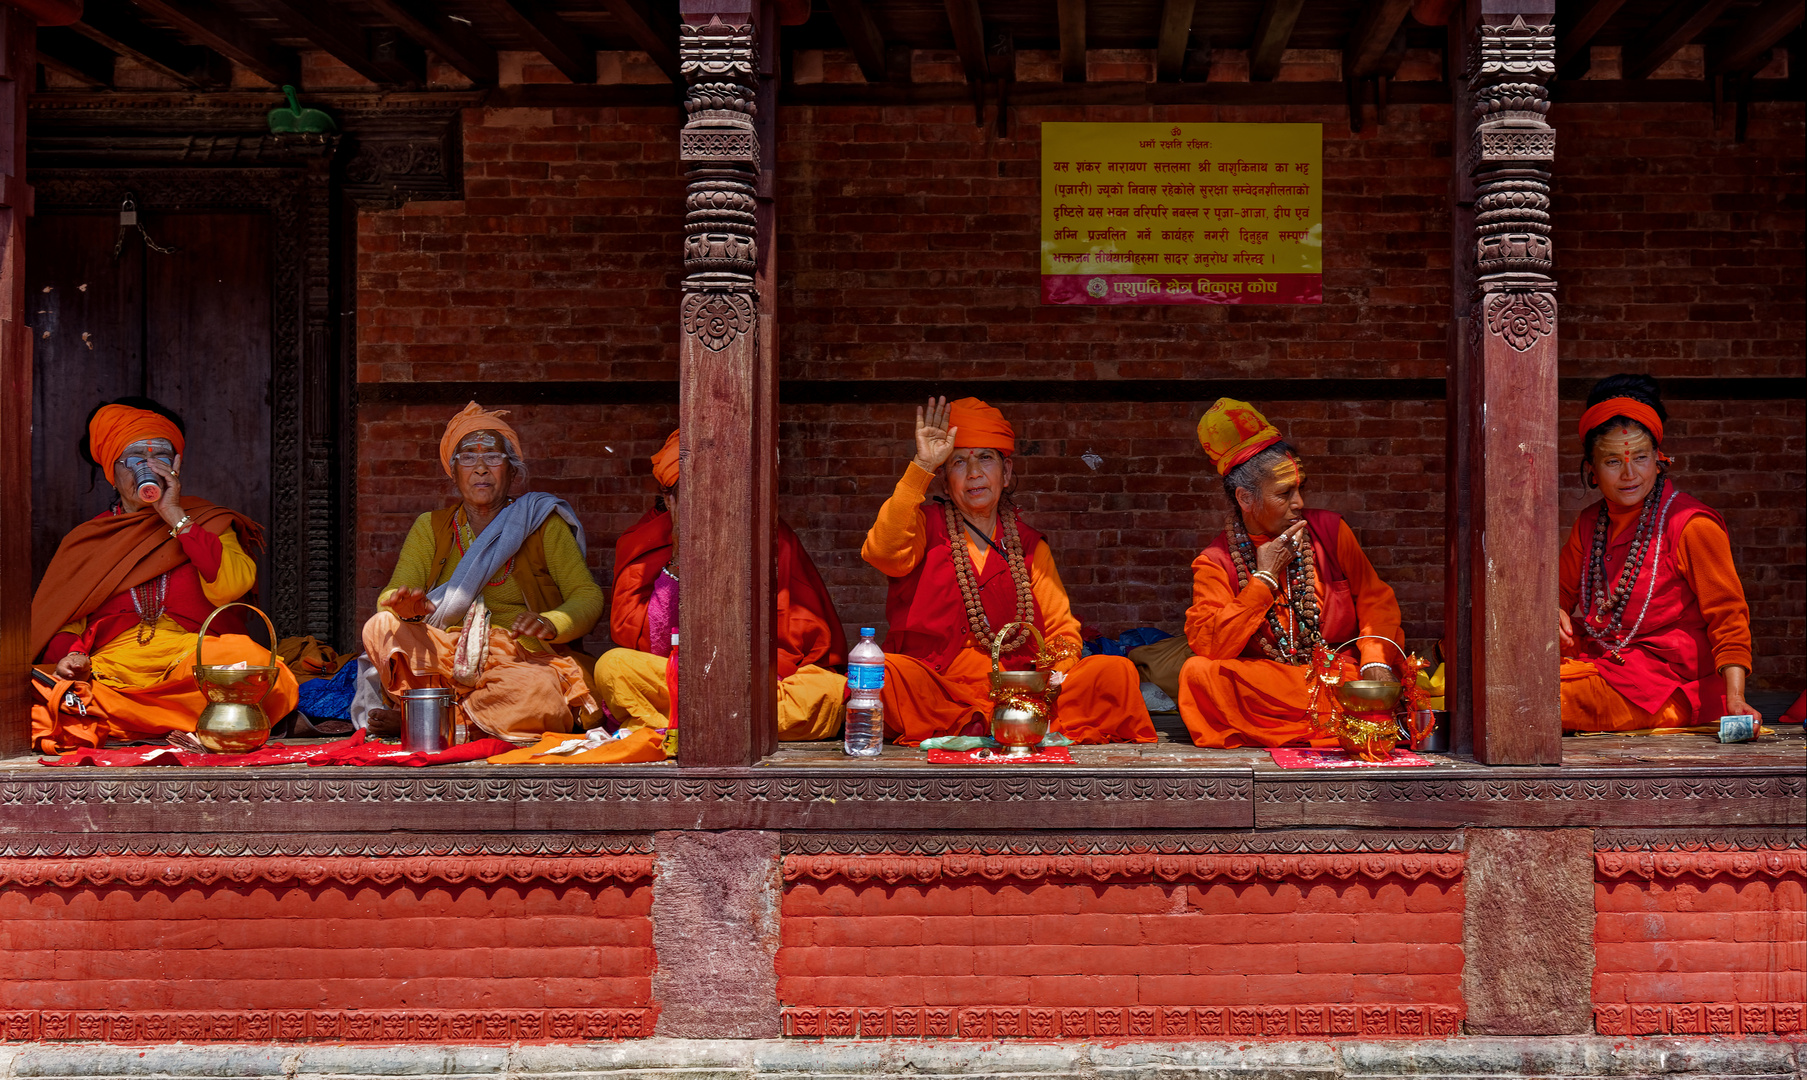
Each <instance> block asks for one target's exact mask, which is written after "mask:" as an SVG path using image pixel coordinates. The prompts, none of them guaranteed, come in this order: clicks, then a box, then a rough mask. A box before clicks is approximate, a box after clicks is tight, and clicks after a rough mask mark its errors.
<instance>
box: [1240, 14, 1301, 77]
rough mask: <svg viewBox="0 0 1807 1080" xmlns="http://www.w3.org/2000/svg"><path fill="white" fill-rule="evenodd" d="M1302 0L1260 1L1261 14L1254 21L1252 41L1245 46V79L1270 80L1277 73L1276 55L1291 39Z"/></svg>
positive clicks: (1278, 62) (1284, 48)
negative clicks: (1247, 68)
mask: <svg viewBox="0 0 1807 1080" xmlns="http://www.w3.org/2000/svg"><path fill="white" fill-rule="evenodd" d="M1304 10H1305V0H1264V2H1263V3H1262V5H1261V16H1260V18H1258V19H1257V20H1256V21H1255V42H1254V45H1253V46H1252V47H1251V48H1250V49H1249V78H1250V80H1252V81H1254V82H1272V81H1273V80H1274V76H1276V75H1278V74H1280V58H1281V57H1282V56H1283V55H1284V54H1285V52H1286V44H1287V42H1289V41H1291V40H1292V36H1293V27H1294V26H1296V25H1298V22H1299V12H1301V11H1304Z"/></svg>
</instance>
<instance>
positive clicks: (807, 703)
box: [596, 649, 847, 742]
mask: <svg viewBox="0 0 1807 1080" xmlns="http://www.w3.org/2000/svg"><path fill="white" fill-rule="evenodd" d="M666 664H667V661H666V659H665V657H663V656H654V655H653V654H652V653H646V652H640V651H639V650H637V649H610V650H609V651H608V652H605V653H603V654H602V656H601V657H599V658H598V659H597V661H596V695H597V696H598V697H600V698H602V700H603V703H604V704H606V705H607V706H608V707H609V711H610V712H612V713H614V714H615V719H616V720H618V721H620V722H621V723H622V725H623V726H625V727H648V728H664V727H666V726H668V725H669V723H670V721H669V720H668V719H667V718H668V717H669V716H670V715H671V694H670V691H669V690H668V689H667V688H666V685H665V666H666ZM846 685H847V678H846V676H844V675H837V674H835V673H834V672H832V671H829V670H827V669H826V668H819V667H817V666H816V665H814V664H805V665H804V666H802V667H800V668H798V669H797V673H796V674H795V675H792V676H791V677H790V678H788V679H779V680H778V738H779V739H780V740H781V741H783V742H811V741H814V740H817V739H832V738H834V737H835V735H836V734H837V733H839V732H840V730H841V720H842V709H841V703H842V699H843V698H844V697H845V696H846V695H845V694H844V693H843V692H842V691H843V689H844V688H845V687H846Z"/></svg>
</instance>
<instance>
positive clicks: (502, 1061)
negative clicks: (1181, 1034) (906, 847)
mask: <svg viewBox="0 0 1807 1080" xmlns="http://www.w3.org/2000/svg"><path fill="white" fill-rule="evenodd" d="M1804 1071H1807V1043H1804V1042H1802V1041H1798V1040H1797V1041H1783V1040H1779V1039H1711V1038H1696V1039H1665V1038H1640V1039H1609V1038H1584V1037H1574V1038H1552V1037H1542V1038H1538V1037H1529V1038H1510V1039H1487V1038H1464V1039H1450V1040H1445V1041H1435V1042H1432V1041H1415V1042H1386V1043H1363V1042H1337V1043H1328V1042H1315V1043H1314V1042H1296V1043H1280V1042H1273V1043H1250V1044H1239V1043H1236V1042H1233V1041H1222V1042H1210V1043H1188V1044H1174V1043H1153V1042H1138V1043H1121V1044H1116V1045H1101V1044H1097V1043H1026V1042H1009V1043H995V1042H948V1043H925V1042H916V1041H897V1042H880V1041H872V1042H804V1041H800V1040H702V1039H644V1040H637V1041H632V1042H617V1043H606V1044H591V1045H580V1046H546V1045H515V1046H346V1045H339V1046H267V1045H266V1046H219V1045H206V1046H184V1045H168V1046H108V1045H102V1044H95V1043H87V1044H80V1043H69V1044H35V1045H14V1046H10V1047H0V1080H16V1078H17V1080H23V1078H27V1077H30V1078H34V1080H59V1078H76V1077H79V1078H82V1080H107V1078H112V1077H121V1078H124V1077H146V1078H150V1077H170V1078H175V1080H181V1078H196V1080H201V1078H206V1080H212V1078H228V1077H231V1078H257V1077H280V1078H282V1080H311V1078H314V1077H319V1078H322V1080H324V1078H341V1077H342V1078H347V1080H353V1078H365V1077H371V1078H374V1077H416V1076H436V1077H451V1078H460V1077H470V1078H473V1080H476V1078H484V1080H487V1078H505V1080H565V1078H570V1080H577V1078H580V1077H601V1078H607V1080H640V1078H644V1080H767V1078H770V1080H781V1078H788V1077H822V1078H828V1077H843V1078H847V1077H873V1076H908V1077H916V1078H922V1077H936V1076H945V1077H960V1078H962V1080H985V1078H998V1080H1004V1078H1010V1080H1034V1078H1041V1077H1074V1078H1079V1080H1131V1078H1141V1077H1149V1078H1154V1080H1381V1078H1384V1077H1411V1078H1412V1080H1438V1078H1444V1077H1449V1078H1455V1077H1462V1078H1470V1080H1472V1078H1484V1077H1510V1076H1525V1077H1533V1076H1534V1077H1540V1078H1542V1077H1549V1078H1568V1077H1575V1078H1580V1077H1624V1078H1655V1077H1664V1078H1674V1080H1684V1078H1692V1077H1698V1078H1700V1080H1707V1078H1709V1077H1712V1078H1726V1077H1738V1078H1740V1080H1744V1078H1749V1080H1807V1076H1804Z"/></svg>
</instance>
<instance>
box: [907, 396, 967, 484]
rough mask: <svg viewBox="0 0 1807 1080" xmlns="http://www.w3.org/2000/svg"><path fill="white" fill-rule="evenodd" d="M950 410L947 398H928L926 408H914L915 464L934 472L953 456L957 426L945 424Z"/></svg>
mask: <svg viewBox="0 0 1807 1080" xmlns="http://www.w3.org/2000/svg"><path fill="white" fill-rule="evenodd" d="M951 413H952V410H951V409H949V408H948V404H947V398H945V397H942V398H930V399H929V404H928V409H927V410H926V411H925V410H924V409H923V408H922V407H921V406H918V407H917V409H916V464H918V465H920V466H921V467H922V468H923V469H925V470H927V471H928V472H934V471H935V470H936V469H939V468H940V467H941V466H942V465H943V464H945V463H946V461H947V459H948V458H950V457H952V456H954V434H955V433H956V432H958V431H959V430H960V429H959V428H951V427H948V426H947V421H948V417H949V415H950V414H951Z"/></svg>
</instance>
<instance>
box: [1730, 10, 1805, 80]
mask: <svg viewBox="0 0 1807 1080" xmlns="http://www.w3.org/2000/svg"><path fill="white" fill-rule="evenodd" d="M1804 12H1807V0H1769V2H1768V3H1766V4H1764V5H1763V6H1761V7H1759V8H1758V9H1757V10H1755V11H1753V12H1751V13H1750V14H1749V15H1746V16H1745V17H1744V21H1743V22H1741V23H1739V24H1738V25H1737V26H1736V27H1734V28H1733V29H1732V32H1731V33H1729V34H1727V35H1726V36H1725V38H1724V39H1723V40H1721V41H1718V42H1715V43H1713V44H1712V45H1711V46H1709V47H1708V48H1707V74H1709V75H1722V74H1725V73H1726V72H1731V71H1746V70H1749V69H1751V68H1756V67H1761V66H1762V62H1763V60H1764V58H1765V57H1766V56H1767V55H1768V53H1769V51H1770V50H1771V49H1773V48H1775V47H1776V43H1777V42H1779V41H1781V40H1782V39H1783V38H1785V37H1787V36H1788V34H1789V32H1790V31H1792V30H1793V29H1794V28H1795V27H1797V26H1799V25H1801V17H1802V15H1803V13H1804ZM1800 62H1801V58H1799V57H1796V56H1794V55H1793V54H1792V53H1791V54H1790V55H1789V57H1788V63H1789V66H1790V67H1792V66H1793V65H1795V64H1797V63H1800Z"/></svg>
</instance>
